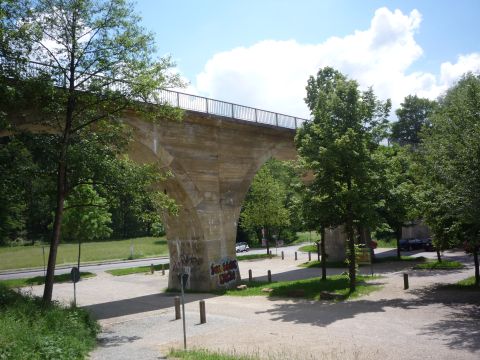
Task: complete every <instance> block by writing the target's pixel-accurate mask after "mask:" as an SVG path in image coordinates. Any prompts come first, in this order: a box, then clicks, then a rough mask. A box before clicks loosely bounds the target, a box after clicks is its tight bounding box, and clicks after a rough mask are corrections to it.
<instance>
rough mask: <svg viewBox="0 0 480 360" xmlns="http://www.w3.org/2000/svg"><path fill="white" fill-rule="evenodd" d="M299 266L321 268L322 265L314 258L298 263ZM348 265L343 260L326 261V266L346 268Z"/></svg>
mask: <svg viewBox="0 0 480 360" xmlns="http://www.w3.org/2000/svg"><path fill="white" fill-rule="evenodd" d="M298 266H299V267H303V268H321V267H322V263H321V261H318V260H314V261H309V262H306V263H302V264H300V265H298ZM360 266H363V265H360ZM347 267H348V265H347V264H345V262H343V261H327V268H341V269H343V268H347Z"/></svg>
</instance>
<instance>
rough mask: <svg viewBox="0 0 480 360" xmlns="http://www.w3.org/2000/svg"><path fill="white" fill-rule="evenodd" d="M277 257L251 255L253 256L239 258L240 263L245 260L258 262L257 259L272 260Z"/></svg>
mask: <svg viewBox="0 0 480 360" xmlns="http://www.w3.org/2000/svg"><path fill="white" fill-rule="evenodd" d="M275 256H277V255H267V254H251V255H240V256H237V260H238V261H244V260H256V259H270V258H273V257H275Z"/></svg>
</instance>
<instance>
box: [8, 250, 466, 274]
mask: <svg viewBox="0 0 480 360" xmlns="http://www.w3.org/2000/svg"><path fill="white" fill-rule="evenodd" d="M303 245H304V244H302V245H293V246H284V247H279V248H275V247H271V248H270V250H271V251H272V254H274V255H278V256H280V254H281V251H283V252H284V254H285V257H294V256H295V255H294V254H295V251H298V248H299V247H300V246H303ZM265 252H266V249H251V250H250V251H248V253H241V254H238V255H240V256H241V255H246V254H264V253H265ZM375 254H376V255H377V256H378V257H386V256H395V255H396V249H376V250H375ZM444 254H445V255H446V256H448V257H449V258H450V259H455V260H459V261H466V262H469V261H471V257H469V255H467V254H465V252H463V251H460V250H448V251H446V252H445V253H444ZM402 255H408V256H415V257H419V256H423V257H426V258H429V259H434V258H436V256H437V255H436V253H435V252H432V251H430V252H424V251H410V252H405V251H402ZM304 256H305V254H303V257H304ZM298 257H299V259H300V258H301V257H302V255H301V253H300V252H299V253H298ZM312 258H314V257H313V256H312ZM169 262H170V260H169V257H168V256H162V257H155V258H148V259H138V260H124V261H110V262H105V263H96V264H91V263H90V264H82V265H81V270H82V271H89V272H93V273H99V272H103V271H105V270H111V269H124V268H129V267H136V266H149V265H151V264H154V265H158V264H168V263H169ZM70 270H71V266H58V267H57V269H56V270H55V274H56V275H59V274H66V273H69V272H70ZM42 275H44V272H43V269H32V270H28V269H26V270H13V271H0V280H7V279H19V278H28V277H35V276H42Z"/></svg>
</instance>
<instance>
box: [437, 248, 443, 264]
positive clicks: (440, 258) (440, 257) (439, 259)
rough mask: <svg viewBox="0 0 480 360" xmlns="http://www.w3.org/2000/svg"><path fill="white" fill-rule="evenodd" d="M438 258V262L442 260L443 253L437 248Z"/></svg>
mask: <svg viewBox="0 0 480 360" xmlns="http://www.w3.org/2000/svg"><path fill="white" fill-rule="evenodd" d="M437 260H438V262H442V255H441V254H440V250H438V249H437Z"/></svg>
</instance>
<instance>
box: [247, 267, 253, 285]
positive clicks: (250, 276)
mask: <svg viewBox="0 0 480 360" xmlns="http://www.w3.org/2000/svg"><path fill="white" fill-rule="evenodd" d="M252 279H253V276H252V270H251V269H250V270H248V281H250V282H251V281H252Z"/></svg>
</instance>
